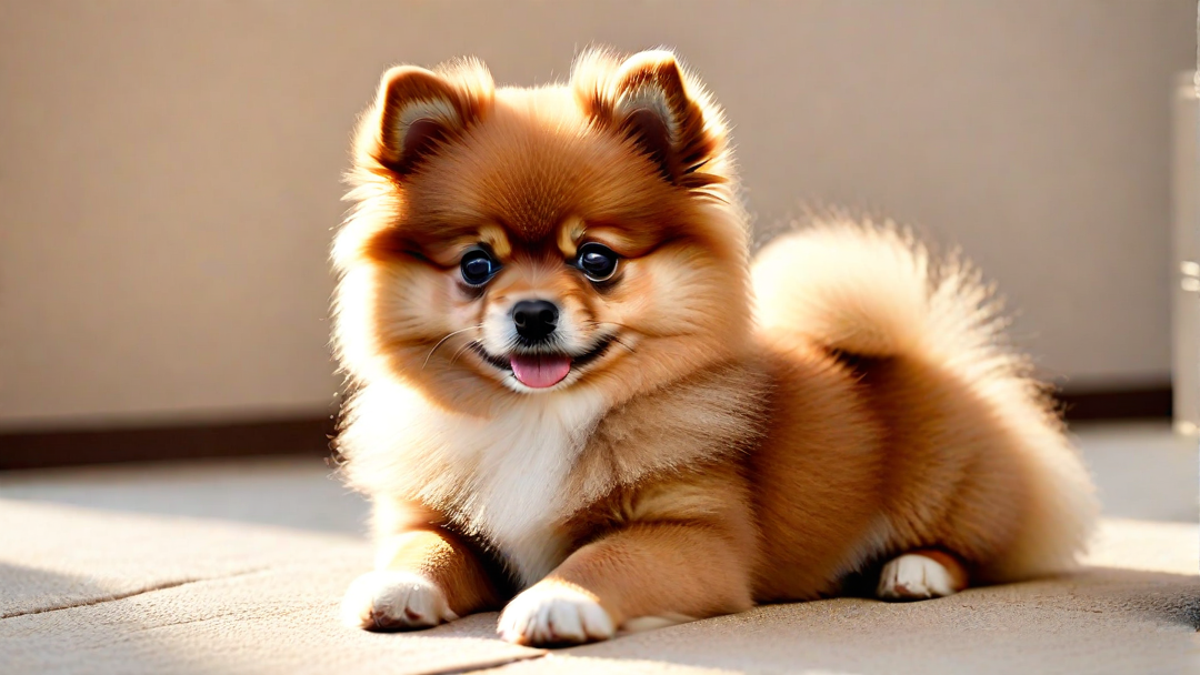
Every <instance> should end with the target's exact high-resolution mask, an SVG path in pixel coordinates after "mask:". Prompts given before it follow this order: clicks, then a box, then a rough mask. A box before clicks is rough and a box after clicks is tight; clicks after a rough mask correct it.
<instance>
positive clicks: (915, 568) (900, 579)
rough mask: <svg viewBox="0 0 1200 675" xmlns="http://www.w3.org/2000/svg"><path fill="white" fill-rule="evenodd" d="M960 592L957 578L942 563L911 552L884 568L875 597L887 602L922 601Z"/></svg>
mask: <svg viewBox="0 0 1200 675" xmlns="http://www.w3.org/2000/svg"><path fill="white" fill-rule="evenodd" d="M957 591H958V589H957V588H955V581H954V577H953V576H951V574H950V571H949V570H947V569H946V568H945V567H944V566H943V565H942V564H941V563H940V562H938V561H936V560H934V559H933V558H927V557H925V556H923V555H921V554H919V553H908V554H905V555H902V556H900V557H898V558H896V559H894V560H892V561H891V562H889V563H888V564H886V565H884V566H883V572H882V573H881V574H880V575H879V588H878V589H876V591H875V594H876V595H878V596H879V597H880V598H881V599H884V600H918V599H921V598H941V597H945V596H947V595H953V594H954V593H956V592H957Z"/></svg>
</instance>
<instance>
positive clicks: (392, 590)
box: [341, 570, 458, 630]
mask: <svg viewBox="0 0 1200 675" xmlns="http://www.w3.org/2000/svg"><path fill="white" fill-rule="evenodd" d="M341 614H342V622H343V623H345V624H346V625H347V626H350V627H352V628H364V629H366V630H413V629H417V628H429V627H430V626H436V625H438V624H439V623H442V622H444V621H453V620H455V619H457V618H458V615H456V614H455V613H454V612H452V611H450V605H449V604H448V603H447V602H446V594H445V593H443V592H442V589H440V588H438V587H437V585H436V584H434V583H433V582H432V581H430V580H429V579H426V578H425V577H423V576H421V575H419V574H413V573H412V572H399V571H393V570H376V571H374V572H367V573H366V574H364V575H362V576H361V577H359V578H357V579H355V580H354V583H352V584H350V588H349V589H347V590H346V597H344V598H343V599H342V609H341Z"/></svg>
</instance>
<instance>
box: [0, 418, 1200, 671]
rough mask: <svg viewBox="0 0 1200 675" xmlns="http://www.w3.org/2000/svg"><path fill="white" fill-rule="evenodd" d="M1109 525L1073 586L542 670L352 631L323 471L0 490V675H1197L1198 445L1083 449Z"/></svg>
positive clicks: (462, 637)
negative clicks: (344, 614)
mask: <svg viewBox="0 0 1200 675" xmlns="http://www.w3.org/2000/svg"><path fill="white" fill-rule="evenodd" d="M1081 439H1082V443H1083V447H1084V449H1085V455H1086V456H1087V457H1088V460H1089V462H1090V463H1091V465H1092V466H1093V468H1094V471H1095V473H1096V474H1097V482H1098V484H1099V485H1100V487H1101V490H1102V492H1103V493H1104V496H1105V500H1106V503H1105V506H1106V513H1107V516H1108V517H1107V518H1106V520H1105V522H1104V526H1103V527H1102V530H1101V533H1100V536H1099V538H1098V539H1097V541H1096V544H1095V545H1094V547H1093V551H1092V554H1091V556H1090V557H1089V560H1088V563H1089V566H1088V567H1087V568H1086V569H1085V570H1083V571H1081V572H1080V573H1078V574H1075V575H1072V576H1070V577H1065V578H1060V579H1049V580H1043V581H1037V582H1032V583H1026V584H1017V585H1011V586H1000V587H994V588H983V589H972V590H968V591H967V592H965V593H962V594H960V595H957V596H953V597H950V598H944V599H939V600H934V601H926V602H918V603H911V604H903V605H896V604H886V603H881V602H875V601H870V600H860V599H840V600H830V601H822V602H813V603H805V604H794V605H777V606H770V607H762V608H758V609H755V610H753V611H751V612H748V613H746V614H742V615H737V616H729V617H721V618H717V619H711V620H707V621H700V622H696V623H692V624H686V625H681V626H675V627H671V628H667V629H663V630H659V631H652V632H647V633H641V634H636V635H631V636H625V637H621V638H619V639H617V640H614V641H612V642H608V643H602V644H596V645H588V646H583V647H577V648H574V649H569V650H562V651H557V652H553V653H547V652H543V651H540V650H534V649H526V648H520V647H514V646H511V645H507V644H505V643H503V642H500V641H498V640H496V639H495V638H494V636H493V630H494V624H495V615H494V614H492V615H479V616H473V617H469V618H467V619H465V620H463V621H460V622H456V623H454V624H450V625H448V626H443V627H440V628H437V629H434V630H431V631H425V632H422V633H410V634H369V633H363V632H358V631H351V630H347V629H344V628H342V627H341V626H340V625H339V624H338V623H337V621H336V617H335V611H334V610H335V608H336V606H337V603H338V601H339V600H340V596H341V592H342V591H343V590H344V588H345V586H346V584H347V583H348V582H349V581H350V580H351V579H352V578H353V577H354V576H355V575H357V574H358V573H360V572H362V571H363V570H365V569H367V568H368V566H369V564H370V558H371V552H370V547H369V546H368V544H367V543H366V542H365V540H364V539H363V537H362V535H361V533H362V531H363V527H362V523H363V519H364V517H365V513H366V511H365V507H364V505H363V503H362V501H361V500H360V499H359V498H357V497H356V496H354V495H351V494H347V493H346V491H345V490H344V489H343V488H341V486H340V485H338V484H337V483H336V482H334V481H331V480H328V478H327V475H328V470H327V469H325V468H324V467H323V466H322V465H320V464H319V463H317V462H314V461H313V460H302V459H283V460H269V461H267V460H257V461H242V462H222V463H212V464H190V465H172V466H157V467H151V466H143V467H120V468H104V469H78V470H70V471H54V472H26V473H14V474H8V475H0V617H2V618H0V673H4V674H6V675H9V674H11V675H18V674H20V675H23V674H25V673H31V674H32V673H95V672H113V673H275V672H289V673H308V672H312V673H357V672H370V673H393V672H394V673H440V672H453V671H462V670H478V669H483V670H486V669H491V668H494V669H497V670H499V671H502V672H513V673H524V672H531V673H532V672H539V673H540V672H546V673H560V672H562V673H599V672H614V671H615V672H633V673H642V672H644V673H716V672H746V673H792V672H796V673H805V672H808V673H823V674H828V673H862V674H867V673H909V672H911V673H931V674H941V673H1012V672H1020V673H1022V674H1023V675H1029V674H1032V673H1052V672H1053V673H1060V672H1068V673H1192V672H1194V673H1200V637H1198V636H1197V632H1196V631H1197V628H1200V574H1198V571H1200V569H1198V568H1200V563H1198V556H1200V552H1198V547H1200V527H1198V526H1197V525H1196V523H1195V520H1196V502H1197V499H1196V485H1197V465H1196V452H1195V447H1194V444H1192V443H1185V442H1180V441H1178V440H1176V439H1173V438H1172V437H1170V435H1169V434H1168V433H1167V432H1166V431H1165V429H1163V428H1160V427H1145V426H1135V427H1105V428H1098V429H1093V430H1088V431H1084V432H1082V433H1081Z"/></svg>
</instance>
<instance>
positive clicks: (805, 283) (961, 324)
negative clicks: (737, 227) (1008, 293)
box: [754, 220, 1024, 370]
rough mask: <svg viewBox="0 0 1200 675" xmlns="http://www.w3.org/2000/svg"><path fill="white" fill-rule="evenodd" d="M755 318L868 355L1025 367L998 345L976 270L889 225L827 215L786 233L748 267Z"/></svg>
mask: <svg viewBox="0 0 1200 675" xmlns="http://www.w3.org/2000/svg"><path fill="white" fill-rule="evenodd" d="M754 286H755V294H756V296H757V300H758V307H757V309H758V322H759V326H760V327H761V328H763V329H764V330H772V331H773V330H782V331H784V332H789V333H796V334H800V335H804V336H805V337H807V338H809V339H811V340H814V341H816V342H817V343H819V344H822V345H824V346H827V347H830V348H832V349H837V350H839V351H845V352H849V353H852V354H858V355H862V356H872V357H885V356H897V355H909V356H933V355H937V357H938V358H942V359H945V358H949V359H953V360H956V361H961V360H970V361H972V362H974V363H976V364H981V362H984V363H987V364H989V365H992V366H994V367H998V368H1003V367H1005V366H1008V367H1010V368H1012V369H1014V370H1022V369H1024V360H1023V359H1022V358H1021V357H1019V356H1018V355H1016V354H1015V353H1014V352H1011V351H1009V350H1007V349H1005V348H1004V347H1003V342H1002V340H1000V338H1001V337H1002V329H1003V328H1004V323H1005V322H1004V320H1003V319H1002V317H1001V315H1000V311H999V310H1000V308H1001V307H1000V302H999V301H997V300H994V299H993V298H992V289H991V288H989V287H987V286H984V285H983V284H981V283H980V276H979V274H978V272H976V271H975V270H973V269H972V268H971V267H970V265H968V264H966V263H964V262H962V261H961V260H958V259H957V257H951V258H950V259H949V260H947V261H945V262H943V263H941V264H938V263H935V262H934V261H933V260H932V259H931V257H930V255H929V252H928V251H927V250H926V249H925V247H924V246H922V245H921V244H919V243H918V242H916V240H915V239H914V238H913V236H912V235H911V233H909V232H907V231H905V230H902V229H900V228H898V227H896V226H894V225H892V224H890V223H889V224H885V225H872V224H870V223H862V222H855V221H850V220H835V221H833V222H829V223H823V224H820V225H817V226H814V227H810V228H807V229H803V230H797V231H795V232H791V233H788V234H786V235H783V236H781V237H779V238H778V239H776V240H775V241H773V242H771V244H769V245H768V246H767V247H766V248H764V249H763V250H762V252H761V253H759V255H758V257H757V259H756V261H755V265H754Z"/></svg>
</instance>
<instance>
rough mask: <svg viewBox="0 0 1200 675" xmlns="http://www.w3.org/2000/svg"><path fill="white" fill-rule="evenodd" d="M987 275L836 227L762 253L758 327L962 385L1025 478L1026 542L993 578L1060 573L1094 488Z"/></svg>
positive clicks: (899, 241)
mask: <svg viewBox="0 0 1200 675" xmlns="http://www.w3.org/2000/svg"><path fill="white" fill-rule="evenodd" d="M980 278H981V277H980V275H979V273H978V272H977V271H976V270H975V269H974V268H972V267H971V266H970V265H969V264H967V263H966V262H964V261H962V260H961V259H959V258H958V257H957V256H950V257H949V258H948V259H947V260H945V261H940V262H939V261H936V260H934V259H933V257H932V256H931V255H930V254H929V252H928V250H927V249H926V248H925V247H924V246H922V245H920V244H919V243H918V242H916V241H915V239H914V238H913V236H912V235H911V233H909V232H907V231H905V230H902V229H900V228H897V227H895V226H894V225H891V224H885V225H873V224H870V223H863V222H855V221H852V220H850V219H846V218H833V219H832V220H830V221H829V222H825V223H821V224H818V225H815V226H812V227H809V228H806V229H801V230H796V231H793V232H790V233H787V234H785V235H783V236H781V237H779V238H777V239H776V240H774V241H773V242H771V243H770V244H769V245H768V246H766V247H765V248H764V249H763V250H762V251H761V253H760V254H759V255H758V257H757V259H756V260H755V264H754V291H755V294H756V300H757V305H756V318H757V321H758V325H759V328H760V330H761V331H763V332H764V333H766V334H771V335H774V336H777V337H783V338H785V339H789V338H790V337H794V338H796V339H802V340H806V341H810V342H812V343H816V344H819V345H822V346H825V347H827V348H830V349H835V350H838V351H841V352H846V353H849V354H854V355H860V356H867V357H881V358H887V357H900V358H905V359H910V360H912V361H914V362H917V363H920V364H922V366H923V367H927V368H929V369H933V370H936V371H938V372H941V373H945V374H947V375H949V376H950V378H951V379H953V380H954V381H956V382H959V383H961V386H962V387H963V388H964V389H965V390H967V391H964V393H969V395H970V396H971V398H973V399H975V400H978V401H980V402H982V403H983V404H984V408H985V409H987V410H989V411H990V412H989V414H988V417H989V420H988V421H987V422H986V423H985V425H986V426H988V427H989V428H992V429H994V434H992V441H993V442H992V443H991V444H989V445H988V446H987V447H989V448H991V451H995V450H997V449H1003V448H1008V449H1009V450H1010V451H1011V453H1012V455H1013V457H1014V458H1015V459H1016V461H1017V462H1018V463H1019V465H1020V466H1021V467H1022V469H1021V470H1020V473H1021V474H1023V475H1024V477H1025V478H1024V480H1023V482H1024V484H1025V487H1026V489H1025V491H1024V495H1025V497H1024V498H1023V500H1022V501H1023V503H1021V504H1020V505H1019V508H1020V509H1021V511H1022V512H1023V513H1024V516H1022V517H1021V521H1022V524H1021V526H1020V528H1019V529H1020V534H1019V535H1018V536H1016V537H1015V539H1014V540H1013V541H1012V542H1011V544H1009V545H1008V547H1007V549H1006V550H1005V551H1003V553H1002V554H998V555H997V558H996V559H995V560H993V561H991V564H990V565H989V566H988V567H989V569H988V570H986V572H985V573H986V575H987V576H989V577H991V579H992V580H996V581H1000V580H1009V579H1017V578H1025V577H1029V576H1035V575H1040V574H1047V573H1051V572H1056V571H1059V570H1062V569H1065V568H1069V567H1070V566H1071V565H1072V564H1073V562H1074V559H1075V556H1076V554H1077V553H1079V552H1080V551H1081V550H1082V549H1083V548H1084V547H1085V546H1086V543H1087V538H1088V536H1089V535H1090V532H1091V529H1092V524H1093V521H1094V519H1095V515H1096V512H1097V511H1098V505H1097V502H1096V500H1095V497H1094V494H1093V493H1094V489H1093V488H1092V485H1091V479H1090V477H1089V476H1088V474H1087V471H1086V469H1085V468H1084V465H1083V463H1082V460H1081V458H1080V456H1079V454H1078V452H1077V451H1076V450H1075V448H1074V447H1072V445H1071V443H1070V442H1069V441H1068V439H1067V437H1066V434H1065V429H1064V427H1063V424H1062V421H1061V419H1060V417H1059V415H1058V414H1057V412H1056V411H1055V409H1054V407H1053V405H1052V402H1051V398H1050V396H1049V395H1048V392H1047V388H1046V387H1045V386H1044V385H1042V384H1041V383H1039V382H1038V381H1037V380H1035V379H1034V378H1033V377H1031V375H1030V371H1031V368H1030V366H1029V361H1028V359H1027V358H1026V357H1025V356H1024V355H1023V354H1021V353H1020V352H1018V351H1017V350H1015V349H1013V348H1012V347H1011V346H1010V344H1009V343H1008V342H1007V340H1006V339H1005V335H1004V330H1003V329H1004V327H1005V325H1006V321H1005V320H1004V317H1003V316H1002V314H1001V313H1000V310H1001V304H1000V302H999V301H998V300H996V299H995V298H994V296H993V293H992V289H991V288H990V287H989V286H986V285H984V284H983V283H981V281H980ZM980 421H981V422H983V420H980ZM960 451H961V452H970V451H971V450H970V448H967V447H963V448H960ZM980 451H983V450H982V448H980Z"/></svg>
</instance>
